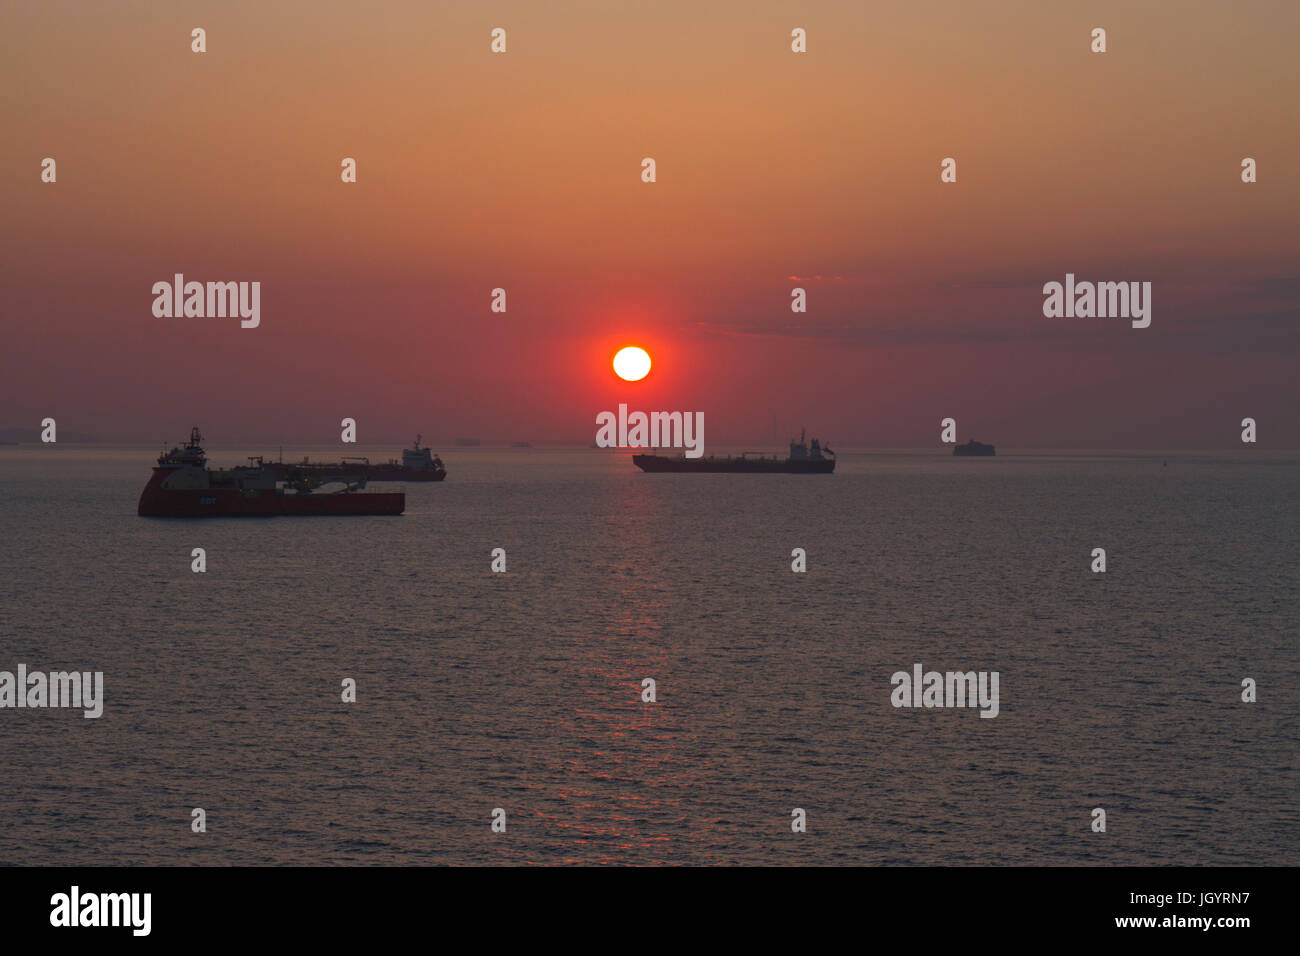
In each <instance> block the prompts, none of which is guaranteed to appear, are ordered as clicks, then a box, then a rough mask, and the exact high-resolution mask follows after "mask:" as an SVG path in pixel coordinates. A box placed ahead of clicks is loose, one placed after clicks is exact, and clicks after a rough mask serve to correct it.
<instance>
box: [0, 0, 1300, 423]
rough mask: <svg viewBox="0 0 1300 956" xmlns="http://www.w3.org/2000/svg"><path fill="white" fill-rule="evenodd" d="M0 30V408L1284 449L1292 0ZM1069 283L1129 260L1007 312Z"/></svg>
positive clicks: (1288, 385) (249, 13)
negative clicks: (796, 300)
mask: <svg viewBox="0 0 1300 956" xmlns="http://www.w3.org/2000/svg"><path fill="white" fill-rule="evenodd" d="M15 7H17V8H15ZM268 8H270V9H268ZM1134 8H1136V9H1134ZM3 16H4V22H3V29H0V120H2V121H3V129H4V141H3V142H4V144H3V147H0V210H2V211H3V216H4V222H5V228H4V230H3V234H2V238H0V315H2V316H3V318H2V320H0V321H2V322H3V333H4V339H5V344H6V347H5V349H4V357H3V358H2V359H0V369H2V370H3V373H4V374H3V380H2V381H0V427H3V426H15V425H17V426H27V427H34V426H35V425H37V424H38V423H39V421H40V419H41V418H43V417H45V416H46V415H53V416H55V417H56V418H58V420H59V423H60V427H62V428H67V429H69V430H77V431H86V432H91V433H95V434H98V435H99V436H100V437H101V438H104V439H106V440H150V441H153V440H156V439H158V438H160V437H163V436H167V437H171V438H175V437H178V436H183V434H184V430H185V429H186V428H188V425H189V424H190V422H191V420H197V421H199V422H201V423H203V426H204V429H205V431H206V432H210V433H211V434H212V436H213V442H214V444H222V443H225V442H223V441H218V436H222V437H225V436H230V437H231V438H232V440H233V438H234V437H235V436H239V438H241V439H258V440H267V441H292V440H295V439H301V440H304V441H305V440H319V439H325V438H329V437H330V436H335V435H337V423H338V420H339V418H340V417H342V416H344V415H349V416H353V417H356V418H358V420H359V421H360V422H362V428H363V436H364V437H363V440H379V439H381V438H382V439H389V438H395V439H401V438H407V437H409V434H413V433H414V432H415V431H423V432H424V433H425V434H426V435H436V436H439V437H440V438H442V439H446V438H450V437H452V436H455V435H462V434H471V435H479V436H480V437H483V438H485V439H491V438H500V439H516V438H531V439H547V438H556V439H573V440H575V441H587V440H590V438H591V436H592V435H593V434H594V424H593V421H594V416H595V414H596V412H598V411H600V410H602V409H607V408H610V409H612V408H616V407H617V403H618V402H620V401H626V402H628V403H629V404H630V405H631V406H632V407H633V408H645V409H651V408H664V409H690V410H702V411H703V412H704V413H705V416H706V419H707V420H708V423H709V424H708V431H707V434H708V435H709V436H710V438H711V439H713V440H716V441H725V440H728V439H734V440H736V441H744V440H748V439H750V438H755V437H762V438H770V437H773V436H772V434H771V432H772V423H773V421H774V420H775V421H776V422H777V429H776V432H777V436H778V437H782V438H783V437H785V436H786V435H787V433H789V432H791V431H794V430H797V428H798V427H799V426H800V425H803V424H807V425H808V426H809V427H810V428H811V429H812V430H813V431H814V432H816V433H819V434H827V435H834V436H836V437H837V438H839V439H840V442H841V443H849V442H864V443H873V444H899V445H912V446H915V445H926V444H931V443H933V442H934V441H935V440H936V437H937V433H938V420H939V419H940V418H942V417H945V416H947V415H953V416H955V417H957V418H958V421H959V428H960V431H961V433H962V434H963V435H964V436H965V437H970V436H971V435H972V434H975V435H979V436H981V437H984V436H987V437H988V438H989V439H991V440H996V441H998V442H999V443H1004V444H1007V445H1011V446H1017V445H1018V446H1025V447H1032V446H1040V447H1063V446H1071V445H1078V446H1094V447H1151V448H1167V447H1228V446H1231V445H1232V444H1233V442H1234V441H1235V440H1236V434H1237V432H1238V431H1239V429H1236V430H1234V426H1235V424H1236V423H1237V422H1239V421H1240V419H1241V418H1242V417H1244V416H1247V415H1250V416H1253V417H1255V418H1256V419H1257V420H1259V421H1260V422H1261V428H1260V441H1261V444H1264V445H1271V446H1274V447H1295V446H1296V445H1297V443H1300V419H1298V418H1297V416H1296V414H1295V409H1296V407H1297V404H1298V403H1297V391H1296V387H1295V381H1294V379H1295V371H1296V360H1297V353H1298V352H1300V325H1298V321H1300V269H1297V265H1296V263H1297V252H1300V235H1298V226H1297V224H1298V223H1300V215H1298V214H1300V185H1298V184H1297V183H1298V180H1297V176H1300V164H1298V163H1297V157H1300V125H1298V124H1297V119H1298V118H1300V117H1298V116H1297V107H1296V102H1297V96H1296V93H1297V91H1298V90H1300V67H1298V66H1297V59H1298V58H1297V57H1295V55H1294V51H1293V45H1294V38H1295V37H1296V36H1297V35H1298V34H1300V6H1297V5H1296V4H1294V3H1289V2H1276V3H1265V2H1246V3H1237V4H1233V5H1231V6H1230V7H1228V6H1225V5H1223V4H1213V3H1178V4H1155V3H1133V2H1124V3H1053V4H1044V3H1041V2H1024V3H998V4H967V3H908V4H891V5H880V4H864V3H857V2H842V3H834V2H819V3H777V2H766V0H746V2H724V3H684V2H674V0H659V2H654V3H617V4H611V3H608V2H604V3H596V2H582V3H578V2H564V0H555V2H551V3H536V2H527V3H522V2H521V3H490V2H464V3H435V4H431V3H417V2H410V3H376V4H350V3H339V2H332V0H325V2H313V3H295V4H287V3H286V4H271V3H256V2H247V3H239V2H235V3H232V2H222V3H210V4H207V3H198V4H186V5H182V6H177V7H176V8H173V7H172V6H170V5H169V6H168V7H167V8H163V7H162V6H161V5H158V4H156V3H152V2H136V3H118V4H113V5H112V6H111V7H110V6H109V5H104V4H92V3H83V4H78V3H60V4H49V5H45V4H42V5H36V4H29V5H22V6H17V5H10V6H9V7H7V8H6V11H5V13H4V15H3ZM195 26H202V27H204V28H205V29H206V30H207V34H208V52H206V53H204V54H201V55H199V54H194V53H192V52H190V30H191V29H192V28H193V27H195ZM496 26H500V27H504V28H505V29H506V30H507V31H508V42H509V51H508V52H507V53H506V54H504V55H493V54H491V53H490V52H489V49H488V44H489V31H490V30H491V28H493V27H496ZM796 26H800V27H804V28H805V29H806V30H807V31H808V46H809V52H808V53H807V54H804V55H796V54H793V53H791V52H790V47H789V34H790V30H791V29H792V28H793V27H796ZM1094 26H1103V27H1105V28H1106V29H1107V31H1108V43H1109V52H1107V53H1106V54H1092V53H1090V52H1089V49H1088V45H1089V32H1090V30H1091V29H1092V28H1093V27H1094ZM45 156H52V157H54V158H55V159H56V160H57V162H58V182H57V183H56V184H53V185H50V184H44V183H41V182H40V161H41V159H42V158H43V157H45ZM344 156H352V157H356V159H357V161H358V172H359V177H358V178H359V181H358V182H357V183H356V184H349V185H345V184H343V183H341V182H340V180H339V161H340V160H341V159H342V158H343V157H344ZM645 156H651V157H654V158H655V160H656V162H657V164H658V181H657V182H656V183H654V184H644V183H642V182H641V180H640V162H641V159H642V158H643V157H645ZM945 156H953V157H955V158H956V159H957V161H958V182H957V183H955V184H941V183H940V182H939V177H938V172H939V166H938V164H939V160H940V159H941V158H943V157H945ZM1243 156H1252V157H1255V158H1256V159H1257V160H1258V162H1259V182H1257V183H1255V184H1250V185H1246V184H1243V183H1241V181H1240V178H1239V168H1240V162H1241V158H1242V157H1243ZM176 272H182V273H184V274H185V275H186V277H187V278H189V279H196V280H199V281H207V280H259V281H260V282H261V283H262V322H261V326H260V327H259V328H258V329H255V330H241V329H240V328H239V325H238V322H237V321H233V322H232V321H230V320H222V319H157V318H155V317H154V316H153V314H152V311H151V304H152V301H153V297H152V295H151V292H150V290H151V287H152V285H153V283H154V282H156V281H159V280H169V279H170V278H171V276H172V275H173V273H176ZM1066 272H1074V273H1076V274H1078V275H1079V276H1080V277H1081V278H1091V279H1097V280H1144V281H1151V282H1152V283H1153V286H1154V293H1153V301H1154V311H1153V321H1152V325H1151V327H1150V328H1149V329H1145V330H1135V329H1131V328H1129V327H1128V325H1127V323H1126V322H1123V321H1113V320H1063V319H1047V318H1044V317H1043V315H1042V312H1041V307H1042V293H1041V287H1042V284H1043V283H1044V282H1048V281H1052V280H1056V281H1060V280H1061V279H1062V278H1063V277H1064V275H1065V273H1066ZM792 276H798V277H800V278H799V279H797V280H795V279H792V278H791V277H792ZM817 276H820V277H821V278H815V277H817ZM795 285H800V286H803V287H804V288H806V289H807V290H808V295H809V312H808V313H807V314H806V315H795V314H792V313H791V312H790V308H789V293H790V289H791V288H792V287H793V286H795ZM497 286H501V287H504V288H506V290H507V295H508V303H509V311H508V312H507V313H506V314H505V315H500V314H494V313H491V312H490V311H489V308H488V307H489V302H490V292H491V290H492V289H493V288H494V287H497ZM628 342H636V343H639V344H643V345H645V346H646V347H647V348H648V349H649V350H650V351H651V353H652V354H653V355H654V357H655V363H656V364H655V370H654V372H653V373H652V374H651V376H650V378H648V379H647V380H646V381H645V382H643V383H639V384H637V385H626V384H620V383H618V381H617V380H616V379H615V378H614V377H613V374H612V372H611V371H610V370H609V366H608V360H609V357H610V355H612V353H613V351H614V350H615V349H616V348H617V347H618V346H620V345H623V344H627V343H628ZM1264 423H1267V425H1265V424H1264Z"/></svg>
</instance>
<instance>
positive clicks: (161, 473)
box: [136, 426, 406, 518]
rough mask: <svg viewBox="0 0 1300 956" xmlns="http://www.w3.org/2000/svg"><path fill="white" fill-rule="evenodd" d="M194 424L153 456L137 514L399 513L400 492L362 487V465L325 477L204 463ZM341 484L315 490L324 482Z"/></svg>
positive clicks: (257, 462)
mask: <svg viewBox="0 0 1300 956" xmlns="http://www.w3.org/2000/svg"><path fill="white" fill-rule="evenodd" d="M202 441H203V436H202V435H200V434H199V429H198V426H195V427H194V428H192V429H191V430H190V440H189V441H188V442H186V444H185V447H184V448H173V449H172V450H171V451H169V452H166V453H164V454H162V455H159V456H158V464H157V466H155V468H154V470H153V477H152V478H150V479H149V483H148V484H147V485H145V487H144V491H142V492H141V493H140V504H139V506H138V508H137V509H136V513H137V514H140V515H144V516H147V517H159V518H208V517H212V518H234V517H273V516H275V515H400V514H401V513H402V512H403V511H404V510H406V495H405V494H404V493H403V492H400V491H385V492H362V491H361V490H360V489H362V488H364V487H365V485H366V479H367V475H366V473H365V470H360V471H358V472H357V473H355V474H353V473H339V474H332V475H329V476H323V475H314V474H306V473H303V472H301V471H295V469H293V468H292V467H291V466H284V465H272V464H267V463H264V462H263V460H262V459H261V458H260V457H259V458H250V459H249V462H250V463H249V464H248V465H241V466H238V467H235V468H230V469H212V468H208V467H207V461H208V460H207V456H206V455H205V454H204V453H203V448H202V446H201V444H200V443H201V442H202ZM330 484H337V485H340V486H341V487H339V488H337V489H333V490H327V491H322V492H317V491H316V489H317V488H320V487H322V486H324V485H330Z"/></svg>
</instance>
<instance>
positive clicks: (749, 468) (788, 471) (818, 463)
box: [632, 455, 835, 475]
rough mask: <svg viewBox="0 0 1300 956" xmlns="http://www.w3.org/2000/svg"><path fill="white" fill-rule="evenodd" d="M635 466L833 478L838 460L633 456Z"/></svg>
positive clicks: (655, 470) (656, 470)
mask: <svg viewBox="0 0 1300 956" xmlns="http://www.w3.org/2000/svg"><path fill="white" fill-rule="evenodd" d="M632 463H633V464H634V465H636V466H637V467H638V468H640V469H641V470H642V471H645V472H652V473H660V472H663V473H675V474H678V473H682V474H705V473H707V474H732V475H829V474H831V473H832V472H833V471H835V459H834V458H820V459H819V458H812V459H806V458H787V459H785V460H784V461H783V460H781V459H779V458H664V457H662V456H660V455H633V456H632Z"/></svg>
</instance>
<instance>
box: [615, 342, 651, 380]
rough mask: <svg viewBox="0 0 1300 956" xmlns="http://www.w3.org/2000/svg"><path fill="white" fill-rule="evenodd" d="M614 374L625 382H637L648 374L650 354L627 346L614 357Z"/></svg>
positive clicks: (633, 346)
mask: <svg viewBox="0 0 1300 956" xmlns="http://www.w3.org/2000/svg"><path fill="white" fill-rule="evenodd" d="M614 372H615V374H617V375H618V377H619V378H621V379H622V380H623V381H625V382H639V381H641V379H643V378H645V377H646V376H647V375H649V374H650V353H649V352H647V351H646V350H645V349H643V348H638V347H637V346H635V345H629V346H628V347H627V348H624V349H619V350H618V353H617V354H616V355H615V356H614Z"/></svg>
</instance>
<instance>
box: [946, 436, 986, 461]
mask: <svg viewBox="0 0 1300 956" xmlns="http://www.w3.org/2000/svg"><path fill="white" fill-rule="evenodd" d="M952 453H953V454H954V455H957V456H958V457H961V456H963V455H992V454H993V453H994V452H993V446H992V445H985V444H983V443H981V442H977V441H976V440H975V439H973V438H972V439H971V440H970V441H968V442H967V443H966V444H964V445H954V446H953V449H952Z"/></svg>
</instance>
